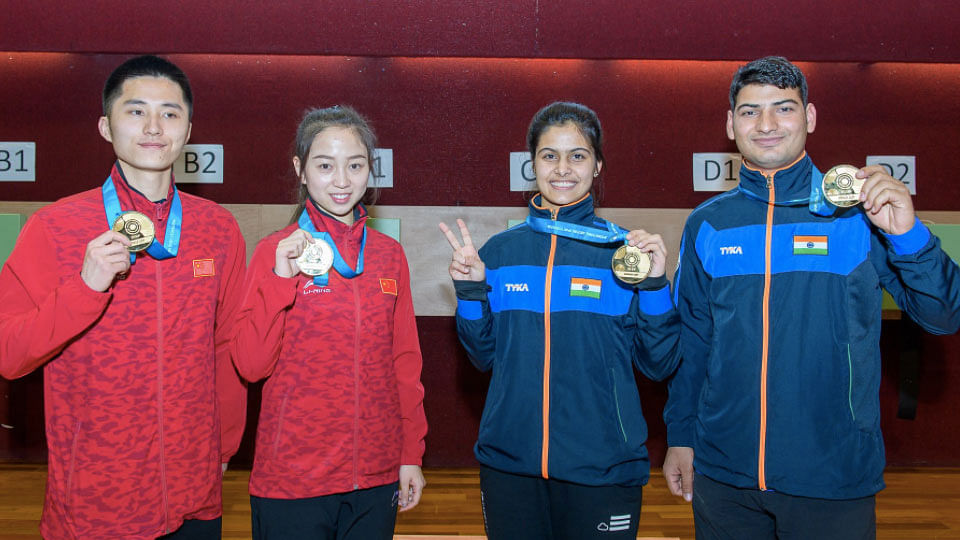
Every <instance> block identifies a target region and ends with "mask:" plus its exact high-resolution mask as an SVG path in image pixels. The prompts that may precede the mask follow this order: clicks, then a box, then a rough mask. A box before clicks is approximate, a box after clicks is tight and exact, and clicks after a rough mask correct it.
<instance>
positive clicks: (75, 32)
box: [0, 0, 960, 465]
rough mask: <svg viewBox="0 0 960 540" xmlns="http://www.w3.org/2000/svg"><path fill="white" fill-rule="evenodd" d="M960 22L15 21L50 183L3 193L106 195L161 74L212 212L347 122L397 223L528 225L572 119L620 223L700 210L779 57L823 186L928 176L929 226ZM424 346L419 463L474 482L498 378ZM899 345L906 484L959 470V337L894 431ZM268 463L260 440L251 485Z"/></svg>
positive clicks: (9, 122)
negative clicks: (751, 78) (600, 134)
mask: <svg viewBox="0 0 960 540" xmlns="http://www.w3.org/2000/svg"><path fill="white" fill-rule="evenodd" d="M165 4H168V5H165ZM958 19H960V4H953V3H939V2H915V1H905V0H880V1H874V2H865V1H854V2H832V1H826V0H814V1H811V2H795V1H787V0H768V1H752V0H747V1H743V0H741V1H734V0H722V1H714V2H708V1H693V0H686V1H676V2H661V1H653V0H639V1H635V2H624V1H622V0H598V1H595V2H590V3H584V2H574V1H572V0H558V1H556V2H539V1H537V0H518V1H514V2H505V1H503V2H501V1H480V0H472V1H454V0H434V1H426V0H423V1H410V2H394V1H388V0H373V1H357V2H342V1H341V2H332V1H326V0H325V1H320V2H295V1H292V0H278V1H275V2H253V1H249V0H245V1H238V2H231V3H226V2H198V3H194V4H189V5H188V4H184V3H181V2H146V1H144V0H126V1H122V2H121V1H107V2H98V3H94V4H90V3H86V2H84V3H80V2H75V3H71V2H66V3H64V2H52V1H43V0H41V1H38V2H12V1H0V28H2V32H0V51H11V52H9V53H4V54H2V55H0V140H3V141H36V142H37V145H38V146H37V159H38V163H39V166H38V180H37V182H35V183H22V184H20V183H3V184H0V189H2V193H0V200H20V201H29V200H41V201H46V200H52V199H55V198H57V197H60V196H63V195H66V194H69V193H73V192H75V191H78V190H80V189H84V188H87V187H92V186H94V185H96V184H97V183H98V182H99V181H100V180H102V177H103V176H105V174H106V172H107V168H108V166H109V163H110V161H111V158H112V152H111V150H110V147H109V145H107V144H106V143H105V142H103V141H102V140H100V139H99V136H98V135H97V134H96V131H95V129H96V128H95V126H96V119H97V116H98V115H99V114H100V109H99V107H100V106H99V92H100V86H101V85H102V82H103V80H104V78H105V77H106V75H107V74H108V73H109V71H110V70H111V69H112V68H113V67H114V66H115V65H117V64H118V63H119V62H120V61H122V60H123V59H124V58H126V57H127V56H128V55H129V54H132V53H141V52H161V53H165V54H171V55H172V56H171V58H172V59H173V60H174V61H175V62H177V63H178V64H180V65H181V66H182V67H183V68H184V69H185V70H186V71H187V73H188V74H189V75H190V77H191V79H192V82H193V86H194V92H195V95H196V116H195V119H194V120H195V126H194V131H193V142H195V143H220V144H223V145H224V147H225V170H226V177H227V182H226V183H225V184H223V185H207V186H187V187H186V188H185V189H187V190H188V191H192V192H195V193H199V194H201V195H203V196H207V197H210V198H212V199H214V200H217V201H219V202H223V203H285V202H288V198H287V194H288V193H289V190H288V188H287V184H286V181H287V180H288V179H287V178H286V177H285V174H286V173H287V171H288V169H287V166H288V164H289V157H288V155H289V146H290V143H291V140H292V136H293V130H294V127H295V125H296V122H297V119H298V117H299V115H300V114H301V112H302V110H303V109H304V108H306V107H309V106H317V105H328V104H333V103H349V104H352V105H354V106H356V107H357V108H358V109H360V110H361V111H362V112H364V113H365V114H367V115H368V116H369V117H370V118H371V119H372V121H373V123H374V126H375V128H376V129H377V131H378V134H379V136H380V138H381V141H382V142H381V146H383V147H387V148H392V149H394V165H395V188H394V189H392V190H386V191H385V192H384V193H383V194H382V197H381V201H380V202H381V203H383V204H396V205H443V206H448V205H484V206H513V205H516V204H518V203H519V200H520V198H519V196H518V195H516V194H513V193H511V192H509V190H508V157H507V154H508V152H510V151H515V150H521V149H522V148H523V135H524V131H525V128H526V124H527V122H528V121H529V118H530V116H531V115H532V114H533V112H534V111H535V110H536V109H537V108H538V107H540V106H542V105H543V104H545V103H547V102H549V101H552V100H555V99H572V100H578V101H582V102H584V103H587V104H588V105H590V106H592V107H594V108H595V109H596V110H597V111H598V112H599V114H600V117H601V119H602V121H603V123H604V127H605V130H606V135H607V146H606V148H605V154H606V155H607V163H606V166H605V168H604V172H605V174H604V181H605V182H606V183H607V185H606V187H605V199H604V201H603V205H604V206H612V207H644V208H691V207H693V206H695V205H697V204H698V203H699V202H701V201H702V200H704V199H705V198H706V196H707V195H706V194H702V193H695V192H693V191H692V190H691V187H690V186H691V180H690V175H691V157H690V154H691V153H693V152H716V151H733V150H734V148H733V146H732V145H731V143H729V141H727V140H726V137H725V135H724V131H723V120H724V116H725V111H726V107H727V105H726V91H727V86H728V84H729V77H730V75H731V73H732V71H733V69H734V68H735V67H736V66H737V65H738V64H739V63H741V62H742V61H743V60H748V59H751V58H754V57H757V56H761V55H763V54H771V53H777V54H784V55H786V56H788V57H790V58H792V59H794V60H798V61H801V66H802V67H803V68H804V69H805V71H806V72H807V74H808V76H809V79H810V84H811V89H812V90H811V100H812V101H813V102H814V103H815V104H816V106H817V108H818V111H819V123H818V126H817V132H816V133H815V134H814V135H813V136H812V137H811V138H810V141H809V145H808V149H809V151H810V153H811V155H812V156H813V157H814V159H815V160H816V161H817V162H818V163H820V164H822V165H828V164H833V163H838V162H853V163H860V162H862V161H863V158H864V156H866V155H867V154H911V155H915V156H917V172H918V178H919V180H918V188H919V191H920V193H919V195H918V196H917V198H916V204H917V207H918V208H919V209H922V210H954V211H956V210H960V196H958V195H960V185H958V183H957V182H956V181H955V179H954V177H953V174H954V173H953V171H954V168H955V165H954V161H955V159H954V158H955V156H957V155H960V137H957V136H956V134H957V130H958V127H960V108H957V107H956V106H955V102H956V98H955V95H956V89H957V88H960V65H958V64H957V62H960V45H958V43H960V42H958V41H957V39H956V37H955V35H956V34H955V29H954V25H955V21H956V20H958ZM37 51H44V52H37ZM931 62H938V63H931ZM418 324H419V327H420V338H421V343H422V344H423V348H424V353H425V358H424V374H423V382H424V386H425V387H426V389H427V401H426V407H427V414H428V417H429V419H430V422H431V432H430V435H429V438H428V453H427V457H426V462H427V464H428V465H470V464H473V461H472V457H471V453H470V447H471V445H472V443H473V439H474V436H475V434H476V428H477V425H478V420H479V415H480V411H481V409H482V402H483V395H484V393H485V390H486V380H487V379H486V377H485V376H484V375H481V374H478V373H476V372H475V370H473V368H472V367H471V366H470V365H469V363H468V362H467V360H466V358H465V356H464V353H463V351H462V349H461V347H460V346H459V344H458V343H457V341H456V335H455V331H454V327H453V321H452V319H450V318H447V317H419V318H418ZM884 331H885V334H884V340H883V350H884V355H885V365H884V380H883V386H882V388H881V398H882V404H883V413H884V430H885V432H886V436H887V449H888V457H889V461H890V462H891V463H893V464H936V465H960V456H958V453H957V451H956V449H957V448H958V446H960V436H958V435H957V434H958V433H960V415H956V414H951V413H952V412H953V411H956V410H958V408H960V392H958V391H957V389H958V388H960V365H958V363H957V362H956V361H955V360H956V359H957V357H958V356H960V355H958V352H960V341H958V339H960V338H958V337H957V336H951V337H945V338H935V337H924V338H923V344H924V350H925V354H924V357H923V360H922V369H921V373H920V377H919V385H920V404H919V408H918V417H917V419H916V420H914V421H907V420H897V419H895V414H896V406H897V403H896V398H897V394H896V376H897V373H896V371H897V365H896V361H895V360H896V355H897V353H898V350H899V347H900V343H899V323H898V322H895V321H891V322H886V323H885V329H884ZM0 390H5V394H6V397H7V405H8V411H7V415H6V418H0V423H3V424H6V425H8V426H13V428H12V429H9V428H0V458H7V459H23V460H41V459H43V458H44V446H43V434H42V410H41V405H40V403H41V394H42V381H41V377H40V375H39V374H33V375H31V376H29V377H27V378H25V379H23V380H20V381H16V382H14V383H11V384H6V383H0ZM256 392H257V390H256V388H254V389H253V394H254V396H256ZM640 392H641V394H642V396H643V398H644V407H645V410H646V416H647V419H648V421H649V422H650V424H651V438H650V450H651V455H652V456H653V460H654V462H655V463H657V462H659V460H660V459H661V457H662V454H663V445H664V434H663V427H662V423H661V421H660V419H659V414H660V411H661V409H662V404H663V401H664V399H665V389H664V387H663V385H659V384H653V383H649V382H646V381H640ZM253 403H254V404H255V403H256V399H254V400H253ZM255 411H256V409H255V407H254V408H252V409H251V416H252V418H251V420H252V421H253V420H255ZM0 412H2V408H0ZM251 427H252V423H251ZM248 435H249V433H248ZM251 451H252V447H251V444H250V437H249V436H248V438H247V440H246V441H245V443H244V448H243V449H242V451H241V453H240V455H239V456H238V462H249V458H250V455H251Z"/></svg>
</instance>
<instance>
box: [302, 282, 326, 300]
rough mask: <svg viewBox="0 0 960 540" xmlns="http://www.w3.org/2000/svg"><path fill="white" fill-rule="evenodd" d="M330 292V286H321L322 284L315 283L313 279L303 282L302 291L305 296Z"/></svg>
mask: <svg viewBox="0 0 960 540" xmlns="http://www.w3.org/2000/svg"><path fill="white" fill-rule="evenodd" d="M328 292H330V287H320V286H317V285H314V284H313V280H310V279H308V280H307V281H306V282H305V283H304V284H303V290H302V293H303V295H304V296H306V295H308V294H323V293H328Z"/></svg>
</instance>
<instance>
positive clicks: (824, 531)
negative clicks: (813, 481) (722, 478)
mask: <svg viewBox="0 0 960 540" xmlns="http://www.w3.org/2000/svg"><path fill="white" fill-rule="evenodd" d="M875 507H876V501H875V498H874V496H872V495H871V496H869V497H863V498H860V499H847V500H831V499H813V498H808V497H795V496H792V495H786V494H784V493H777V492H774V491H760V490H758V489H745V488H737V487H733V486H729V485H727V484H723V483H720V482H716V481H714V480H711V479H709V478H707V477H706V476H703V475H702V474H697V475H696V476H695V477H694V481H693V519H694V524H695V527H696V531H697V540H728V539H729V540H739V539H741V538H750V539H751V540H754V539H755V540H764V539H770V540H773V539H779V540H807V539H814V538H815V539H817V540H873V539H874V538H876V537H877V518H876V512H875Z"/></svg>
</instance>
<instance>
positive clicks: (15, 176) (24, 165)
mask: <svg viewBox="0 0 960 540" xmlns="http://www.w3.org/2000/svg"><path fill="white" fill-rule="evenodd" d="M36 181H37V143H35V142H0V182H36Z"/></svg>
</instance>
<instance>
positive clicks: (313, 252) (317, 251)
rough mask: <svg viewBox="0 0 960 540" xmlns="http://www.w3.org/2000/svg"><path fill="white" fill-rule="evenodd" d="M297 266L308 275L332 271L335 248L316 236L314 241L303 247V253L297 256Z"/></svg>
mask: <svg viewBox="0 0 960 540" xmlns="http://www.w3.org/2000/svg"><path fill="white" fill-rule="evenodd" d="M297 266H299V267H300V271H301V272H303V273H304V274H306V275H308V276H320V275H323V274H326V273H327V272H329V271H330V267H332V266H333V248H332V247H330V244H328V243H326V242H325V241H323V240H321V239H319V238H314V239H313V243H312V244H310V243H308V244H307V247H305V248H303V253H301V254H300V256H299V257H297Z"/></svg>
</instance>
